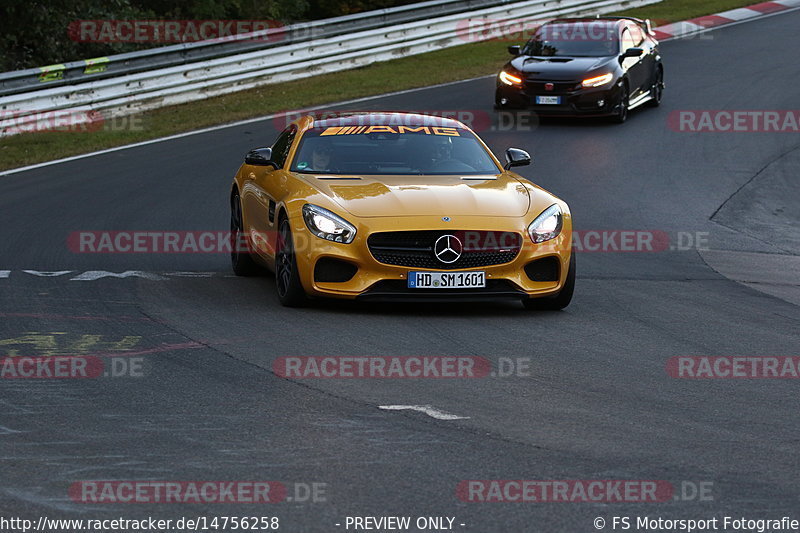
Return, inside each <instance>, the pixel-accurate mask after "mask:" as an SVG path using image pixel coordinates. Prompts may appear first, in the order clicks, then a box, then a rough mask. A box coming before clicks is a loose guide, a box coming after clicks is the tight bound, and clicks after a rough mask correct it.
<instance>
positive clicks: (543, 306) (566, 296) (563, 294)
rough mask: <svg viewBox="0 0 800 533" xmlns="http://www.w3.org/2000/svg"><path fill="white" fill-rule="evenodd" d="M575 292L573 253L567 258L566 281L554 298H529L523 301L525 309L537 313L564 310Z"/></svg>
mask: <svg viewBox="0 0 800 533" xmlns="http://www.w3.org/2000/svg"><path fill="white" fill-rule="evenodd" d="M574 292H575V252H574V251H573V252H572V253H571V254H570V258H569V272H567V279H566V281H565V282H564V286H563V287H562V288H561V290H560V291H558V294H556V295H555V296H546V297H544V298H529V299H527V300H523V302H522V303H523V305H524V306H525V309H533V310H539V311H559V310H561V309H564V308H565V307H567V306H568V305H569V303H570V302H571V301H572V294H573V293H574Z"/></svg>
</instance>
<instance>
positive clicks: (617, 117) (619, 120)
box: [611, 83, 630, 124]
mask: <svg viewBox="0 0 800 533" xmlns="http://www.w3.org/2000/svg"><path fill="white" fill-rule="evenodd" d="M629 98H630V94H629V89H628V84H627V83H625V85H623V86H622V94H621V95H620V97H619V106H618V110H617V112H616V113H615V114H614V115H612V116H611V121H612V122H614V123H615V124H624V123H625V121H626V120H628V101H629Z"/></svg>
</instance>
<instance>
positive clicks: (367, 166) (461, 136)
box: [291, 125, 501, 175]
mask: <svg viewBox="0 0 800 533" xmlns="http://www.w3.org/2000/svg"><path fill="white" fill-rule="evenodd" d="M291 170H292V171H293V172H303V173H308V174H375V175H380V174H426V175H428V174H431V175H437V174H438V175H445V174H459V175H481V174H497V173H499V172H501V170H500V169H499V168H498V166H497V164H496V163H495V161H494V159H493V158H492V157H491V156H490V155H489V153H488V152H487V151H486V149H485V148H484V147H483V145H482V144H481V143H480V141H478V139H477V138H476V137H475V135H474V134H472V133H471V132H469V131H467V130H464V129H461V128H452V127H442V126H432V125H431V126H420V125H408V126H404V125H391V126H388V125H370V126H365V125H359V126H352V125H348V126H333V127H317V128H312V129H310V130H308V131H306V132H305V134H303V138H302V139H301V141H300V146H299V148H298V149H297V152H296V153H295V156H294V160H293V161H292V166H291Z"/></svg>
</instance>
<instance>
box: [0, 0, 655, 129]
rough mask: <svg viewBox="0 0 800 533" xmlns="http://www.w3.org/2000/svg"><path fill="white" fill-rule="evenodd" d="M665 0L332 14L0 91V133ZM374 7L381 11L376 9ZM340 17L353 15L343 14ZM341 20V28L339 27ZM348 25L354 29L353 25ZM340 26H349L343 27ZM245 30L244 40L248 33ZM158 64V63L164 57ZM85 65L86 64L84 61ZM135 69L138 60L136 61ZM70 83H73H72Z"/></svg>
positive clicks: (541, 0) (442, 0) (444, 2)
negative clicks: (189, 52) (313, 28)
mask: <svg viewBox="0 0 800 533" xmlns="http://www.w3.org/2000/svg"><path fill="white" fill-rule="evenodd" d="M481 1H483V2H485V3H486V2H487V0H473V4H472V5H473V6H474V5H475V3H477V2H481ZM659 1H660V0H528V1H525V2H515V3H504V4H502V5H499V6H497V5H495V6H494V7H489V8H482V9H477V10H475V9H472V10H469V11H459V12H457V13H451V14H448V15H444V16H439V17H435V18H430V17H426V18H423V19H422V20H412V21H410V22H403V23H398V22H396V20H397V19H396V17H399V16H400V15H399V14H398V12H397V11H396V10H398V9H399V8H393V9H392V10H391V13H388V11H389V10H382V11H378V12H370V13H362V14H359V15H358V16H356V15H353V16H351V17H340V18H339V19H328V20H327V21H319V27H320V28H327V29H326V30H324V31H330V32H332V33H335V35H332V36H328V37H324V38H314V37H313V32H310V33H309V32H307V35H306V36H305V37H308V38H305V37H302V38H299V41H298V42H293V43H292V44H283V43H278V44H280V45H279V46H269V47H266V48H265V47H264V45H265V44H269V43H263V42H261V43H256V44H259V45H260V48H259V49H258V50H253V51H249V52H244V53H236V54H235V55H226V56H224V57H217V58H214V59H206V60H202V61H193V62H189V63H181V64H178V65H173V66H169V67H165V68H152V67H153V63H151V69H150V70H145V71H138V72H132V73H127V74H122V75H119V74H117V75H114V76H113V77H103V78H100V77H99V76H98V78H96V79H91V80H87V81H83V80H78V79H70V78H69V77H67V76H64V78H63V79H62V80H59V81H61V82H63V83H62V84H60V85H58V86H51V87H49V88H46V89H40V90H35V91H29V92H18V93H15V94H10V95H6V96H3V97H0V110H2V111H3V112H4V113H6V116H7V117H8V116H9V115H11V116H10V118H5V119H3V118H2V115H0V136H2V135H10V134H14V133H17V132H19V131H25V130H35V129H37V127H38V125H39V124H41V123H45V124H49V123H52V120H53V118H52V116H50V115H51V114H52V113H54V112H69V111H70V110H79V111H82V112H84V114H85V116H86V117H87V119H86V120H87V121H91V117H92V113H91V112H87V111H92V112H102V114H103V116H105V117H112V116H120V115H127V114H132V113H138V112H141V111H147V110H150V109H155V108H159V107H164V106H168V105H174V104H180V103H186V102H190V101H194V100H201V99H205V98H209V97H213V96H218V95H222V94H227V93H231V92H236V91H241V90H245V89H250V88H253V87H257V86H261V85H266V84H270V83H277V82H281V81H287V80H293V79H300V78H304V77H311V76H316V75H319V74H325V73H328V72H335V71H338V70H345V69H350V68H356V67H360V66H364V65H368V64H370V63H374V62H378V61H386V60H389V59H394V58H397V57H405V56H410V55H414V54H420V53H424V52H429V51H432V50H439V49H442V48H446V47H450V46H456V45H459V44H464V43H465V42H475V41H480V40H484V39H487V38H491V37H493V35H491V34H486V33H483V32H482V28H481V25H480V24H475V25H470V24H469V22H470V21H477V22H480V21H481V20H483V19H493V20H509V19H512V20H513V19H521V18H526V19H546V18H552V17H558V16H586V15H594V14H599V13H605V12H609V11H614V10H621V9H627V8H631V7H637V6H641V5H646V4H652V3H656V2H659ZM456 3H457V2H454V0H436V1H434V2H425V3H424V4H423V5H422V7H420V6H421V4H412V5H409V6H403V8H405V11H404V13H405V15H403V16H408V17H412V15H411V13H417V14H418V13H419V12H418V11H415V10H414V6H416V7H417V8H418V9H423V10H431V9H446V8H448V9H453V8H455V4H456ZM458 4H459V5H461V6H463V5H465V3H463V2H458ZM376 13H378V14H377V15H376ZM381 13H382V14H381ZM380 17H383V20H384V24H385V23H386V22H385V21H386V20H388V19H389V18H390V19H391V20H392V21H393V22H391V23H390V25H388V26H379V27H375V28H372V29H363V30H361V31H352V30H343V29H342V28H344V27H345V26H346V25H347V24H356V22H355V21H356V20H358V21H359V22H358V23H359V24H363V25H364V27H369V26H371V25H375V24H377V22H376V18H380ZM414 17H416V15H414ZM412 18H413V17H412ZM342 19H348V20H347V21H343V20H342ZM332 21H334V22H332ZM335 21H339V22H335ZM337 25H338V26H337ZM335 27H338V28H339V29H338V30H334V29H333V28H335ZM350 27H351V28H352V26H350ZM269 31H274V30H266V31H265V32H264V33H263V34H264V35H266V34H267V32H269ZM321 31H322V30H321ZM339 31H343V32H344V33H341V34H339V33H337V32H339ZM257 34H259V33H258V32H257V33H255V34H250V38H252V36H253V35H257ZM245 35H246V34H245ZM245 35H243V36H242V37H240V38H239V39H242V40H243V39H245V38H246V37H245ZM194 44H196V45H198V48H200V46H199V45H203V46H214V45H216V46H227V45H231V46H248V45H249V44H253V43H246V42H242V41H240V40H237V41H235V42H232V43H227V42H226V43H220V42H216V43H213V45H212V44H209V43H194ZM191 46H192V45H178V46H173V47H163V48H159V49H153V50H149V51H146V52H152V53H153V54H156V52H157V51H158V50H161V51H162V53H163V54H165V55H169V54H173V53H178V52H177V49H179V48H183V49H185V48H187V47H191ZM168 49H169V50H168ZM209 49H210V48H209ZM197 53H201V52H197ZM500 53H502V51H501V52H500ZM156 55H157V54H156ZM137 61H138V60H137ZM109 64H110V63H109ZM156 65H157V66H160V65H159V64H158V63H156ZM85 66H86V65H85V64H84V68H85ZM131 68H132V69H136V68H138V67H136V66H132V67H131ZM10 74H13V73H10ZM97 74H103V73H102V72H100V73H97ZM112 74H113V72H112ZM91 75H92V74H91V73H90V74H88V76H91ZM79 77H80V76H78V78H79ZM70 82H71V83H73V84H68V83H70ZM388 89H390V88H388ZM42 115H46V116H42Z"/></svg>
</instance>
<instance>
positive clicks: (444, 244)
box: [433, 235, 464, 264]
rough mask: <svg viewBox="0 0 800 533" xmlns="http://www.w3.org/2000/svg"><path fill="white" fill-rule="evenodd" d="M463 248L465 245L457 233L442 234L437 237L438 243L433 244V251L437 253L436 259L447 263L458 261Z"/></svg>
mask: <svg viewBox="0 0 800 533" xmlns="http://www.w3.org/2000/svg"><path fill="white" fill-rule="evenodd" d="M463 250H464V247H463V245H462V244H461V241H460V240H458V237H456V236H455V235H442V236H441V237H439V238H438V239H436V243H435V244H434V245H433V253H434V254H436V259H438V260H439V261H441V262H442V263H446V264H450V263H455V262H456V261H458V260H459V258H460V257H461V252H462V251H463Z"/></svg>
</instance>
